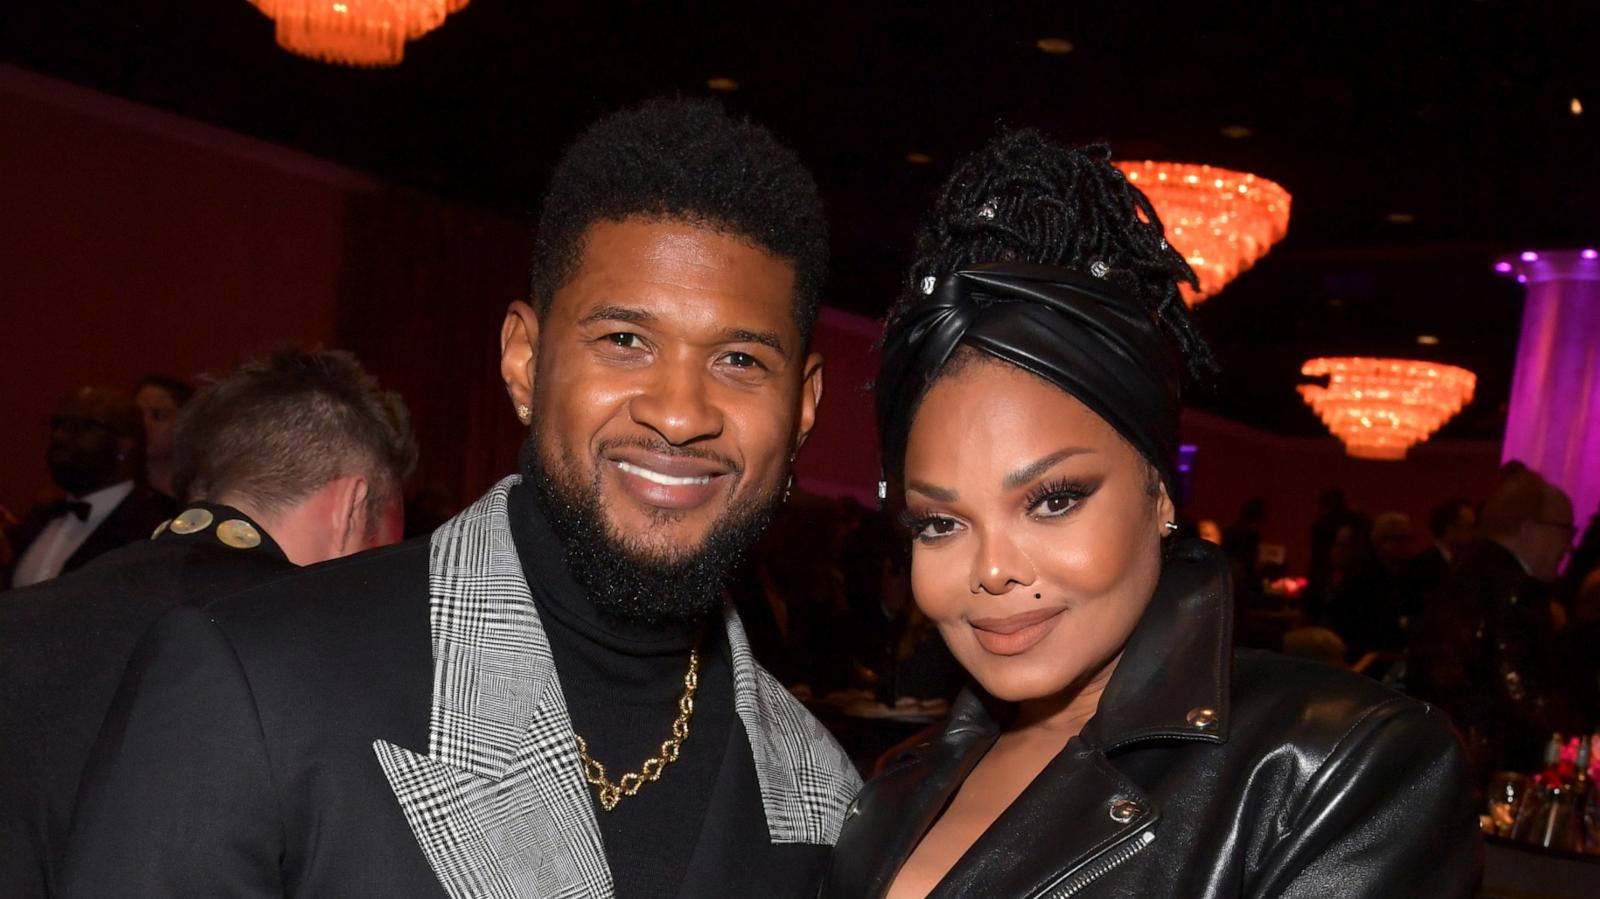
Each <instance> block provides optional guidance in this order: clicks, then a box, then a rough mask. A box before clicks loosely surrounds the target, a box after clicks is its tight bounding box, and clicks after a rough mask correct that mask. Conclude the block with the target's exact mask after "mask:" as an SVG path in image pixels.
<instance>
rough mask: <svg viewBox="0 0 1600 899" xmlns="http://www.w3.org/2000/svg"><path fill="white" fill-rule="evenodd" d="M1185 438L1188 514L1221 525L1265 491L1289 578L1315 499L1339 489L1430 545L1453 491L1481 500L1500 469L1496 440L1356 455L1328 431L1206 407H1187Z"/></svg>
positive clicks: (1296, 568)
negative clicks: (1404, 522)
mask: <svg viewBox="0 0 1600 899" xmlns="http://www.w3.org/2000/svg"><path fill="white" fill-rule="evenodd" d="M1182 431H1183V442H1185V443H1189V444H1194V445H1196V446H1197V447H1198V448H1199V449H1198V454H1197V456H1196V458H1195V463H1194V472H1193V482H1192V483H1193V495H1192V496H1191V497H1190V503H1189V508H1188V510H1187V511H1188V513H1189V514H1190V515H1191V516H1192V517H1194V518H1211V519H1215V520H1216V521H1217V522H1218V523H1219V524H1221V525H1222V526H1223V527H1227V526H1228V525H1229V524H1231V523H1233V521H1234V520H1235V519H1236V518H1237V517H1238V514H1239V507H1240V506H1242V505H1243V504H1244V503H1245V501H1247V500H1249V499H1250V498H1251V497H1255V496H1261V497H1265V498H1266V501H1267V521H1266V523H1265V525H1263V526H1262V529H1261V530H1262V538H1261V539H1262V542H1263V543H1277V544H1282V545H1284V546H1285V548H1286V549H1287V551H1288V556H1287V561H1288V565H1289V571H1290V573H1292V574H1301V575H1303V574H1305V573H1306V567H1307V565H1308V563H1309V557H1310V551H1311V550H1310V538H1311V523H1312V522H1313V521H1314V520H1316V517H1317V497H1318V496H1319V495H1320V494H1321V493H1322V492H1323V491H1324V490H1326V489H1328V488H1330V487H1339V488H1342V489H1343V490H1344V492H1345V496H1346V498H1347V499H1348V500H1349V502H1350V505H1351V507H1352V508H1355V509H1357V510H1359V511H1361V512H1364V513H1366V514H1368V515H1379V514H1382V513H1384V512H1390V511H1394V512H1404V513H1405V514H1407V515H1409V516H1410V517H1411V524H1412V527H1413V528H1414V530H1415V531H1416V534H1417V537H1418V541H1419V542H1418V544H1417V548H1418V549H1421V548H1422V546H1424V545H1425V543H1424V542H1423V541H1426V539H1427V537H1426V536H1425V535H1426V534H1427V528H1428V515H1429V513H1430V512H1432V510H1433V508H1434V507H1435V506H1437V505H1438V504H1439V503H1441V502H1443V501H1444V500H1446V499H1450V498H1452V497H1461V498H1463V499H1467V500H1472V501H1474V502H1476V501H1479V500H1482V499H1483V498H1484V496H1485V495H1486V494H1487V493H1488V491H1489V489H1490V488H1491V487H1492V486H1493V484H1494V481H1495V472H1496V471H1497V470H1498V469H1499V465H1500V446H1499V444H1497V443H1490V442H1468V441H1430V442H1428V443H1424V444H1422V445H1421V446H1417V447H1413V448H1412V449H1411V452H1410V453H1409V454H1408V455H1407V457H1406V458H1405V460H1403V461H1400V462H1373V461H1368V460H1363V459H1352V458H1350V457H1349V456H1347V455H1345V454H1344V447H1343V446H1342V445H1341V444H1340V443H1339V442H1338V441H1337V440H1334V439H1333V438H1332V437H1327V438H1313V437H1280V436H1278V435H1275V434H1270V433H1267V432H1265V431H1260V430H1257V429H1255V428H1251V427H1248V426H1246V425H1242V424H1239V423H1237V422H1234V421H1231V420H1228V419H1224V418H1218V417H1216V416H1213V415H1207V414H1205V413H1200V412H1192V411H1191V412H1185V413H1184V416H1183V427H1182Z"/></svg>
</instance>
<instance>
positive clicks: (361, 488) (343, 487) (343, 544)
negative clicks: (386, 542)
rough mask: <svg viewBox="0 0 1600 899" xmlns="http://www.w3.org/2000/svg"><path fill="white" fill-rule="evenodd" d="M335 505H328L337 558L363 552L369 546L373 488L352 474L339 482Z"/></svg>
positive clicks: (330, 530)
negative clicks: (367, 544)
mask: <svg viewBox="0 0 1600 899" xmlns="http://www.w3.org/2000/svg"><path fill="white" fill-rule="evenodd" d="M330 486H331V487H332V488H333V491H334V492H333V502H331V503H329V504H328V514H329V515H330V516H331V520H330V521H329V525H330V529H329V535H330V536H331V537H332V538H333V546H332V549H333V558H339V557H340V556H348V555H350V554H351V553H354V552H360V551H361V549H362V548H363V547H364V546H365V545H366V537H367V528H368V527H369V526H370V525H371V524H372V523H371V522H369V521H367V495H368V494H369V492H370V491H371V489H372V487H371V485H370V484H368V483H367V479H366V477H364V476H362V475H359V474H348V475H345V476H344V477H342V478H339V479H337V480H335V481H334V482H333V483H332V484H331V485H330Z"/></svg>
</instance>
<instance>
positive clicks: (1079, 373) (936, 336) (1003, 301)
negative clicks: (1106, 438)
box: [876, 263, 1181, 499]
mask: <svg viewBox="0 0 1600 899" xmlns="http://www.w3.org/2000/svg"><path fill="white" fill-rule="evenodd" d="M960 346H970V347H972V348H973V349H975V350H978V351H980V352H983V353H986V354H988V355H990V356H994V357H995V358H997V359H1001V360H1003V361H1005V362H1009V363H1011V364H1012V365H1015V366H1017V367H1018V368H1021V369H1024V370H1026V371H1030V372H1032V373H1034V374H1036V375H1038V376H1039V377H1041V378H1044V379H1045V380H1047V381H1049V382H1050V383H1052V384H1055V385H1056V386H1058V387H1060V388H1061V389H1062V390H1065V391H1066V392H1067V393H1069V394H1071V395H1072V396H1074V397H1076V398H1077V399H1078V400H1079V401H1080V402H1082V403H1083V404H1084V405H1085V406H1088V407H1089V408H1090V409H1091V410H1093V411H1094V413H1095V414H1096V415H1099V416H1100V417H1101V418H1103V419H1105V421H1106V422H1107V423H1108V424H1110V425H1111V426H1112V427H1113V428H1115V429H1116V430H1117V433H1119V434H1121V435H1122V436H1123V437H1124V438H1125V439H1126V440H1127V441H1128V442H1129V443H1130V444H1132V445H1133V448H1134V449H1136V450H1138V451H1139V453H1140V454H1141V455H1143V456H1144V457H1145V459H1147V460H1149V462H1150V464H1151V465H1153V466H1155V468H1156V470H1157V471H1158V472H1159V473H1160V475H1161V480H1162V481H1163V482H1164V483H1165V484H1166V486H1167V495H1168V496H1171V497H1173V498H1174V499H1176V498H1177V497H1178V496H1179V492H1178V470H1177V464H1176V460H1177V452H1178V409H1179V399H1180V387H1181V380H1180V374H1179V368H1178V364H1177V359H1176V358H1175V354H1174V353H1173V352H1172V349H1171V347H1170V346H1169V344H1168V343H1167V341H1166V338H1165V336H1164V334H1163V331H1162V329H1161V327H1160V324H1159V323H1158V322H1157V321H1156V319H1155V318H1154V316H1153V315H1151V314H1150V313H1149V312H1147V311H1145V310H1144V309H1143V308H1142V306H1141V305H1140V304H1139V303H1138V302H1136V301H1134V300H1132V299H1129V298H1127V297H1124V296H1122V295H1121V294H1120V292H1119V291H1118V290H1117V289H1116V288H1115V287H1113V286H1112V285H1111V284H1109V283H1107V282H1106V281H1104V280H1102V279H1100V278H1095V277H1091V276H1089V275H1085V274H1080V273H1078V272H1074V271H1071V270H1069V269H1065V268H1061V267H1058V266H1051V265H1033V264H1027V263H994V264H988V265H975V266H971V267H969V268H965V269H962V270H961V271H958V272H955V273H954V274H950V275H946V276H945V277H943V278H941V279H939V281H938V282H936V283H935V285H934V288H933V291H932V293H931V294H929V295H928V296H927V297H925V298H924V299H923V300H922V301H921V302H919V303H916V304H915V305H914V306H913V307H912V308H910V309H908V310H907V311H905V312H904V313H902V314H901V315H900V316H899V317H898V318H896V319H895V320H894V321H892V322H891V323H890V325H889V328H888V332H887V333H886V335H885V337H884V349H883V366H882V369H881V370H880V372H879V376H878V381H877V387H876V392H877V405H878V434H879V435H880V437H879V439H880V440H881V442H882V446H883V460H884V465H885V467H886V468H887V469H888V470H889V471H890V472H891V473H892V474H894V475H895V476H897V477H898V476H899V475H900V474H901V473H902V470H903V468H904V466H905V451H906V437H907V435H908V433H909V432H910V430H911V418H912V412H913V411H914V410H915V409H916V406H917V403H918V402H919V401H920V400H921V398H922V394H923V393H924V392H925V391H926V390H927V389H928V387H929V386H930V385H932V384H933V382H934V381H935V380H937V379H938V376H939V372H940V371H941V370H942V369H943V368H944V366H945V363H946V362H948V361H949V359H950V357H951V355H952V354H953V353H954V352H955V351H956V348H957V347H960ZM962 426H963V427H981V423H977V422H968V423H964V424H963V425H962Z"/></svg>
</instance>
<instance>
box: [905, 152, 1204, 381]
mask: <svg viewBox="0 0 1600 899" xmlns="http://www.w3.org/2000/svg"><path fill="white" fill-rule="evenodd" d="M989 262H1026V263H1034V264H1039V265H1053V266H1060V267H1062V268H1067V269H1072V270H1074V271H1077V272H1082V273H1084V274H1090V275H1093V276H1095V277H1098V278H1103V279H1105V280H1106V281H1107V282H1108V283H1110V284H1111V285H1112V286H1114V287H1116V288H1118V289H1119V290H1120V291H1121V292H1123V293H1124V294H1126V295H1128V296H1129V297H1130V298H1131V299H1133V300H1135V301H1137V302H1138V303H1139V304H1140V305H1141V306H1142V307H1143V308H1144V309H1145V311H1146V312H1147V313H1148V314H1149V315H1150V316H1151V317H1152V318H1153V319H1154V320H1155V321H1156V323H1157V324H1158V325H1159V327H1160V328H1161V330H1162V331H1163V332H1165V333H1166V334H1167V336H1168V339H1169V341H1170V342H1171V344H1172V348H1173V350H1174V351H1175V352H1176V353H1177V354H1178V356H1179V357H1181V359H1182V367H1183V368H1184V369H1186V370H1187V372H1188V373H1189V375H1190V376H1191V377H1192V378H1195V379H1197V380H1201V381H1204V380H1208V379H1209V378H1210V377H1211V376H1212V375H1213V374H1214V373H1215V372H1216V368H1217V367H1216V360H1215V358H1214V357H1213V356H1212V353H1211V350H1210V348H1209V347H1208V346H1207V345H1206V343H1205V340H1204V339H1203V338H1202V337H1201V336H1200V332H1199V331H1198V330H1197V329H1196V328H1195V325H1194V321H1193V319H1192V318H1191V317H1190V315H1189V309H1188V306H1187V305H1185V304H1184V302H1183V298H1182V296H1181V295H1180V294H1179V292H1178V284H1179V282H1188V283H1189V284H1191V285H1193V284H1195V283H1196V279H1195V274H1194V272H1193V271H1192V270H1191V269H1190V268H1189V264H1188V263H1187V262H1185V261H1184V258H1183V255H1182V254H1180V253H1179V252H1178V251H1176V250H1174V249H1173V248H1172V247H1171V246H1170V245H1169V244H1168V243H1167V241H1166V238H1165V236H1164V232H1163V230H1162V226H1161V219H1160V218H1159V217H1158V216H1157V214H1156V211H1155V208H1154V207H1152V206H1151V205H1150V201H1149V200H1148V199H1147V198H1146V197H1145V195H1144V193H1143V192H1142V191H1140V190H1139V189H1138V188H1137V187H1134V186H1133V185H1132V184H1130V183H1128V180H1127V179H1126V178H1125V177H1123V175H1122V172H1121V171H1119V170H1118V169H1117V168H1116V167H1115V166H1113V165H1112V164H1111V149H1110V147H1108V146H1106V145H1104V144H1094V145H1091V146H1087V147H1082V148H1068V147H1065V146H1062V145H1060V144H1057V143H1055V142H1053V141H1050V140H1048V139H1046V138H1045V137H1044V136H1043V135H1041V134H1040V133H1039V132H1037V131H1034V130H1031V129H1023V130H1015V131H1006V132H1003V133H1002V134H1000V135H999V136H998V137H996V138H995V139H994V140H992V141H990V142H989V144H988V145H987V146H985V147H984V148H983V149H982V150H980V151H978V152H977V153H975V154H973V155H972V156H970V157H968V158H966V159H965V160H963V161H962V162H961V163H960V164H959V165H958V166H957V168H956V170H955V171H954V172H953V173H952V174H951V176H950V178H949V179H948V180H947V181H946V182H945V185H944V187H943V188H942V189H941V190H940V192H939V195H938V196H937V198H936V199H935V201H934V204H933V207H932V209H931V210H930V212H929V214H928V216H927V218H926V219H925V220H924V222H923V224H922V227H921V229H920V230H919V231H918V234H917V247H916V254H915V258H914V260H913V262H912V264H911V269H910V272H909V274H908V278H907V281H906V284H905V287H904V290H903V292H902V293H901V296H900V298H899V300H898V301H897V302H896V303H895V305H894V308H893V309H891V310H890V313H889V320H888V330H887V333H886V335H885V342H886V343H887V342H888V341H892V340H894V339H895V333H894V331H895V328H894V326H895V323H896V322H897V321H898V320H899V319H900V318H902V317H903V316H904V315H905V314H906V312H908V311H909V310H911V309H913V308H915V306H916V305H917V304H918V302H919V301H921V300H922V298H923V297H924V296H926V295H927V294H928V293H929V292H930V291H928V290H927V289H926V288H927V286H930V285H932V284H933V283H936V282H937V280H938V279H939V278H942V277H944V276H945V275H948V274H950V273H952V272H955V271H958V270H960V269H963V268H966V267H968V266H972V265H977V264H982V263H989Z"/></svg>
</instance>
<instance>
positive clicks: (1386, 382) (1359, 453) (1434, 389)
mask: <svg viewBox="0 0 1600 899" xmlns="http://www.w3.org/2000/svg"><path fill="white" fill-rule="evenodd" d="M1300 373H1301V374H1303V375H1306V376H1308V377H1322V376H1326V377H1327V378H1328V386H1326V387H1323V386H1322V385H1320V384H1301V385H1300V386H1299V387H1298V388H1297V389H1298V390H1299V391H1300V396H1301V397H1302V398H1304V399H1305V402H1306V404H1307V405H1309V406H1310V407H1311V409H1312V411H1313V412H1315V413H1316V414H1317V417H1318V418H1320V419H1322V423H1323V424H1324V425H1327V427H1328V430H1329V431H1331V432H1332V433H1333V436H1335V437H1337V438H1339V440H1340V441H1341V442H1343V443H1344V445H1345V452H1346V453H1348V454H1349V455H1351V456H1354V457H1356V458H1358V459H1384V460H1396V459H1404V458H1405V455H1406V450H1407V449H1409V448H1410V447H1412V446H1413V445H1415V444H1417V443H1421V442H1422V441H1424V440H1427V439H1428V438H1429V437H1430V436H1432V435H1433V433H1434V432H1435V431H1437V430H1439V428H1440V427H1441V426H1443V425H1444V423H1445V422H1447V421H1449V420H1450V419H1451V418H1453V417H1455V414H1456V413H1457V412H1460V411H1461V409H1462V407H1464V406H1465V405H1466V404H1467V403H1470V402H1472V394H1473V391H1474V390H1476V388H1477V383H1478V377H1477V375H1474V374H1473V373H1472V372H1470V371H1468V370H1466V369H1464V368H1458V367H1456V366H1454V365H1439V364H1437V363H1433V362H1421V361H1417V360H1414V359H1375V358H1369V357H1363V356H1352V357H1340V358H1322V359H1311V360H1308V361H1307V362H1306V363H1305V364H1304V365H1303V366H1301V368H1300Z"/></svg>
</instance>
